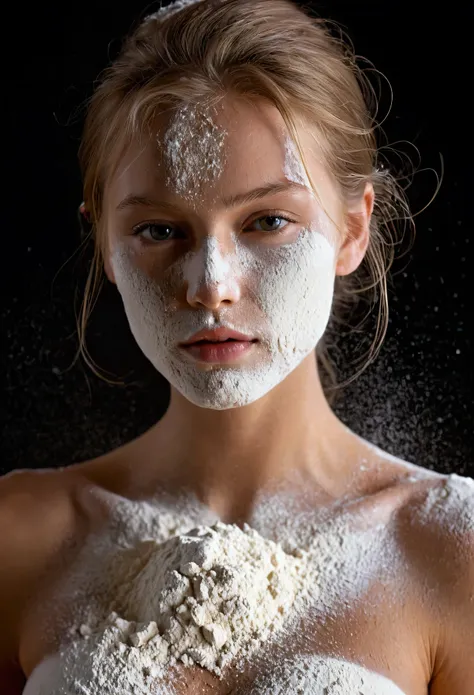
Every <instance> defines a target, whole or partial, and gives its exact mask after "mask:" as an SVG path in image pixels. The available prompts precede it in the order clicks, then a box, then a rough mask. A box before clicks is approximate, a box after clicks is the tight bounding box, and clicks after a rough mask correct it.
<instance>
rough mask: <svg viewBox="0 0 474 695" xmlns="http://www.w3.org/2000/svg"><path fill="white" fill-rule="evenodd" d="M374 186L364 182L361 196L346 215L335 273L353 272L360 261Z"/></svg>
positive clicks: (368, 228) (364, 247)
mask: <svg viewBox="0 0 474 695" xmlns="http://www.w3.org/2000/svg"><path fill="white" fill-rule="evenodd" d="M374 197H375V196H374V187H373V186H372V184H371V183H366V185H365V190H364V194H363V196H362V198H361V199H360V200H359V201H357V203H356V204H354V205H353V206H351V207H350V209H349V210H348V211H347V213H346V215H347V217H346V230H347V231H346V237H345V239H344V242H343V244H342V246H341V248H340V249H339V253H338V257H337V262H336V275H349V274H350V273H353V272H354V270H356V268H358V267H359V265H360V264H361V262H362V259H363V258H364V256H365V252H366V251H367V247H368V245H369V237H370V219H371V217H372V211H373V209H374Z"/></svg>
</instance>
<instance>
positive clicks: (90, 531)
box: [0, 0, 474, 695]
mask: <svg viewBox="0 0 474 695" xmlns="http://www.w3.org/2000/svg"><path fill="white" fill-rule="evenodd" d="M361 79H362V76H361V75H360V74H359V72H358V70H357V68H356V65H355V60H354V57H353V54H352V53H351V52H350V51H349V49H347V47H345V46H344V45H343V44H342V43H341V42H340V41H338V40H336V39H335V38H334V37H333V36H332V35H331V33H330V31H329V30H328V28H327V26H326V25H325V24H324V23H323V22H322V21H320V20H316V19H314V18H311V17H310V15H309V14H307V13H306V12H305V11H304V10H302V9H299V8H298V7H297V6H296V5H295V4H294V3H292V2H291V1H290V0H274V1H273V2H272V3H269V2H268V1H267V0H227V1H226V0H200V1H199V2H176V3H175V4H174V5H172V6H171V7H169V8H166V9H163V10H160V11H159V12H157V13H156V14H154V15H151V16H150V17H147V18H146V20H145V21H143V22H141V23H140V24H139V26H137V28H136V29H135V31H134V32H133V34H132V35H131V36H130V37H129V38H128V39H127V41H126V42H125V45H124V47H123V49H122V52H121V55H120V56H119V58H118V59H117V60H116V61H115V62H114V64H113V65H112V66H111V67H110V68H109V69H108V70H107V71H106V72H105V75H104V76H103V78H102V80H101V83H100V85H99V86H98V88H97V89H96V91H95V94H94V95H93V97H92V99H91V102H90V104H89V107H88V114H87V119H86V124H85V130H84V135H83V142H82V145H81V150H80V158H81V164H82V169H83V177H84V206H83V213H84V215H85V216H86V217H87V219H88V220H89V222H90V223H91V225H92V226H91V234H92V235H93V239H94V243H95V249H96V254H95V258H94V261H95V264H94V267H93V270H92V275H91V278H90V282H89V283H88V285H87V294H86V298H85V302H84V305H83V316H82V329H84V327H85V323H86V320H87V315H88V311H89V308H90V305H91V302H92V299H91V291H92V290H94V289H95V288H96V285H97V280H98V278H99V273H100V272H101V270H102V268H103V269H104V270H105V274H106V276H107V278H108V280H109V281H110V282H112V283H114V284H115V285H116V287H117V290H118V292H119V294H120V296H121V299H122V301H123V305H124V309H125V313H126V316H127V319H128V322H129V325H130V329H131V331H132V333H133V335H134V337H135V339H136V341H137V343H138V345H139V347H140V348H141V349H142V351H143V352H144V354H145V355H146V357H147V358H148V359H149V360H150V362H151V363H152V364H153V365H154V366H155V367H156V369H157V370H159V372H161V373H162V374H163V375H164V376H165V377H166V378H167V379H168V380H169V382H170V385H171V400H170V405H169V408H168V410H167V412H166V414H165V416H164V417H163V418H162V419H161V420H160V421H159V422H158V423H157V424H156V425H155V426H153V427H152V428H151V429H150V430H148V431H147V432H146V433H145V434H143V435H142V436H140V437H139V438H137V439H136V440H134V441H131V442H129V443H127V444H125V445H124V446H121V447H120V448H118V449H116V450H114V451H112V452H110V453H108V454H106V455H104V456H101V457H99V458H97V459H94V460H91V461H86V462H82V463H78V464H75V465H72V466H68V467H66V468H62V469H59V470H45V471H30V470H22V471H19V472H15V473H13V474H9V475H7V476H5V477H4V478H3V479H2V480H1V483H0V525H1V527H2V529H3V533H2V536H1V539H0V558H1V560H0V565H1V574H0V616H1V628H2V629H1V634H0V672H1V673H0V680H1V692H2V693H3V695H18V694H19V693H21V692H24V693H25V694H26V695H40V693H48V695H55V694H59V693H89V694H95V693H99V692H100V693H109V692H114V693H119V692H120V693H135V692H140V693H142V692H150V693H168V692H170V693H171V692H172V693H181V692H183V693H184V692H186V693H202V692H212V693H231V692H232V693H242V694H245V693H250V694H252V693H285V694H287V693H293V692H298V693H306V694H307V695H309V694H310V693H323V692H324V693H327V694H328V695H337V694H340V693H344V694H347V695H349V694H350V695H354V693H356V692H357V693H361V694H363V695H369V693H378V694H380V695H383V694H386V695H396V694H397V693H398V694H399V695H400V693H405V695H426V694H427V693H430V695H447V693H450V694H451V693H453V695H454V694H456V695H468V693H471V692H472V683H473V682H474V662H473V658H472V645H473V644H474V602H473V589H474V490H473V488H474V482H473V481H472V480H471V479H468V478H462V477H459V476H456V475H451V476H442V475H438V474H436V473H433V472H430V471H427V470H424V469H422V468H419V467H417V466H414V465H412V464H409V463H406V462H404V461H402V460H399V459H395V458H393V457H391V456H389V455H388V454H386V453H384V452H383V451H381V450H380V449H378V448H376V447H374V446H372V445H371V444H369V443H368V442H366V441H364V440H362V439H360V438H359V437H358V436H356V435H355V434H354V433H352V432H351V431H349V430H348V429H347V428H346V427H345V426H344V425H343V423H342V422H341V421H340V420H338V419H337V417H336V416H335V415H334V413H333V412H332V410H331V408H330V406H329V404H328V400H327V399H326V396H325V391H324V389H323V385H322V374H323V372H322V368H323V365H324V364H326V363H327V362H326V360H325V356H324V352H323V335H324V333H325V330H326V327H327V324H328V321H329V320H330V318H331V314H332V312H335V311H337V310H338V308H339V307H340V306H341V304H345V303H346V302H347V299H348V298H350V297H351V296H352V294H354V293H356V292H357V291H358V290H360V284H361V281H360V280H359V281H358V280H357V278H358V277H361V275H360V273H361V272H362V273H365V276H364V275H362V277H365V278H366V284H374V283H375V284H376V285H378V287H379V292H380V296H381V313H380V315H379V326H381V328H380V331H379V335H378V338H380V337H381V334H382V333H383V325H384V317H385V318H386V314H385V313H384V312H385V310H386V301H387V295H386V283H385V276H386V265H387V262H386V261H387V259H386V258H385V255H384V254H385V250H384V249H386V248H387V247H388V246H389V244H388V239H389V238H390V237H389V235H390V230H391V224H392V221H393V220H394V219H395V217H396V214H394V212H395V213H396V211H397V209H398V210H399V211H401V212H403V213H404V214H405V212H406V210H405V203H404V199H403V194H402V193H401V192H400V191H399V190H398V188H397V184H396V182H395V179H394V177H393V176H392V175H391V174H390V172H389V171H388V170H387V168H385V167H384V166H381V165H380V163H379V155H378V152H377V148H376V143H375V135H374V129H375V127H374V123H373V121H372V119H371V117H370V114H369V110H368V105H367V104H366V101H365V99H364V96H363V88H362V85H363V82H362V81H361ZM387 235H388V236H387ZM367 274H369V276H371V278H372V283H371V282H367ZM349 282H351V283H352V284H349ZM81 346H82V348H83V350H84V354H85V356H86V358H87V352H86V350H85V347H84V345H83V334H82V335H81ZM315 350H316V353H315ZM316 356H317V357H318V358H319V359H318V360H317V359H316ZM165 521H166V524H165ZM215 521H221V522H223V523H224V524H235V525H236V527H238V528H247V529H248V527H246V526H245V524H248V526H250V527H251V528H253V529H255V530H256V531H257V532H258V533H259V534H260V536H261V537H262V539H268V540H272V541H275V542H277V543H279V544H280V545H281V547H282V548H285V549H287V550H288V549H289V548H290V547H293V549H294V547H295V546H296V547H297V548H300V549H301V550H302V551H303V552H306V551H308V552H309V550H310V549H311V548H313V549H314V548H317V553H315V554H314V555H313V556H311V557H313V558H314V563H316V565H317V571H316V572H315V573H314V575H313V574H311V577H313V578H314V586H312V587H310V588H311V591H310V593H309V594H308V596H309V598H308V600H307V602H306V603H305V606H306V608H307V610H306V612H304V611H303V613H302V614H300V616H299V618H300V619H299V622H298V624H297V625H293V627H291V626H290V623H288V626H287V628H286V629H285V630H283V631H280V632H278V631H276V632H275V635H274V637H273V638H272V639H268V640H267V641H266V642H265V643H264V644H262V645H261V647H260V649H258V650H256V651H255V652H254V653H253V655H251V656H249V658H248V659H247V661H245V660H244V662H243V663H242V661H241V662H240V665H239V668H237V667H236V666H235V664H233V663H232V662H231V663H230V664H229V665H228V666H227V667H226V668H225V669H223V672H222V674H221V675H220V676H218V675H216V674H215V673H214V672H212V670H210V669H208V668H205V667H203V666H202V665H200V662H199V659H198V657H196V656H195V657H194V661H193V659H192V658H191V657H189V658H188V659H187V660H186V659H181V660H179V659H178V662H177V663H175V664H174V665H173V668H171V665H170V668H169V669H168V670H167V669H166V668H164V669H162V670H161V672H160V673H157V674H156V675H155V677H154V678H152V674H151V672H150V670H149V669H148V670H147V673H146V679H145V676H144V675H143V674H142V675H143V678H144V679H145V680H143V682H142V681H141V680H140V679H139V677H138V676H137V675H136V673H135V671H133V669H134V668H135V667H134V666H133V665H132V664H131V662H130V663H129V664H128V665H127V663H128V662H127V661H125V660H124V661H123V664H122V667H121V669H120V674H119V673H118V671H116V672H114V671H110V672H108V674H109V675H108V676H107V677H106V678H102V677H99V675H94V674H97V673H98V671H97V668H99V666H97V664H99V662H100V663H102V662H101V659H102V661H103V663H105V661H104V659H106V658H108V657H106V656H105V654H106V653H105V652H100V655H101V656H100V658H96V659H95V661H94V659H92V656H91V663H92V661H94V664H95V666H94V668H95V669H96V670H94V668H92V667H91V670H89V671H87V673H88V674H89V675H87V674H86V670H84V671H83V672H81V668H82V666H81V664H82V663H85V662H84V653H85V651H87V649H88V646H87V645H88V644H91V643H88V642H87V640H86V636H87V634H88V632H87V630H84V629H82V632H81V634H79V632H78V631H77V629H76V627H75V626H77V625H78V624H81V623H82V625H84V620H85V618H84V616H85V615H86V613H87V610H88V609H90V606H91V605H94V611H96V612H97V614H99V613H100V612H101V611H102V610H103V611H105V604H103V603H101V601H102V599H103V594H100V591H99V584H100V582H101V581H102V580H104V577H105V576H106V575H107V577H109V575H110V576H111V577H112V575H113V572H109V569H110V567H111V565H110V564H109V563H110V558H111V556H113V555H114V553H119V551H120V552H122V551H123V549H124V548H127V549H130V550H131V551H132V552H133V549H134V547H135V546H136V544H137V543H140V542H141V541H143V539H153V538H159V539H160V540H163V538H166V537H172V536H174V535H177V534H178V535H179V534H182V533H185V532H186V531H188V530H190V529H192V528H193V527H195V526H199V525H204V526H208V525H210V524H213V523H214V522H215ZM164 524H165V525H166V531H163V528H164V526H163V525H164ZM260 536H259V537H260ZM316 565H315V566H316ZM308 572H309V570H308ZM117 576H118V575H117ZM117 576H115V575H114V577H113V579H114V581H115V582H116V587H117V586H119V587H120V588H121V589H123V588H124V587H125V589H126V591H129V584H127V583H126V582H125V578H124V579H123V581H122V579H121V578H119V579H117ZM308 576H309V575H308ZM127 581H128V580H127ZM130 587H131V588H130V591H133V582H132V583H131V584H130ZM102 588H103V587H102V585H101V589H102ZM150 591H151V589H150ZM99 594H100V596H101V597H100V598H97V596H98V595H99ZM311 597H312V599H313V600H310V599H311ZM145 598H146V597H145ZM78 616H79V619H78ZM122 617H123V619H127V620H128V619H129V617H128V616H126V615H124V616H122ZM81 639H82V640H83V643H82V646H81V651H80V652H74V651H71V650H72V646H71V645H73V644H75V643H77V642H78V641H79V640H81ZM123 649H125V647H123ZM91 650H92V651H93V648H92V647H91ZM79 653H80V654H81V656H77V657H74V656H73V657H71V654H72V655H74V654H76V655H78V654H79ZM97 654H99V652H97ZM100 668H102V666H101V667H100ZM127 670H128V671H129V672H130V674H132V672H133V673H135V675H133V674H132V675H133V677H132V675H130V676H127ZM104 673H105V671H104ZM124 674H125V675H124ZM150 674H151V675H150ZM141 677H142V676H140V678H141ZM120 678H122V680H120ZM124 678H126V683H128V684H129V685H128V686H125V685H123V683H125V681H124V680H123V679H124ZM114 679H115V680H114ZM134 679H135V680H134ZM145 682H146V683H147V686H146V688H145V686H144V685H143V683H145ZM25 684H26V686H25ZM114 684H115V685H114ZM118 684H120V687H119V685H118ZM23 688H24V689H23Z"/></svg>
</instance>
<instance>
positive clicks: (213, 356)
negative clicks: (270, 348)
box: [181, 338, 258, 364]
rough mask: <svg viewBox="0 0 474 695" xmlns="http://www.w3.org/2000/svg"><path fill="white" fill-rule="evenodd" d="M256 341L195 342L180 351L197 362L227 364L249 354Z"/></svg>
mask: <svg viewBox="0 0 474 695" xmlns="http://www.w3.org/2000/svg"><path fill="white" fill-rule="evenodd" d="M256 343H258V340H257V339H253V340H237V339H235V338H227V339H226V340H204V339H201V340H196V341H195V342H193V343H189V344H187V345H182V346H181V347H182V349H183V350H184V351H185V352H186V353H187V354H188V355H190V356H191V358H192V359H194V360H196V361H198V362H207V363H221V364H229V363H231V362H235V361H236V360H239V359H240V358H242V357H244V356H245V355H247V354H248V353H250V352H251V351H252V350H253V348H254V346H255V344H256Z"/></svg>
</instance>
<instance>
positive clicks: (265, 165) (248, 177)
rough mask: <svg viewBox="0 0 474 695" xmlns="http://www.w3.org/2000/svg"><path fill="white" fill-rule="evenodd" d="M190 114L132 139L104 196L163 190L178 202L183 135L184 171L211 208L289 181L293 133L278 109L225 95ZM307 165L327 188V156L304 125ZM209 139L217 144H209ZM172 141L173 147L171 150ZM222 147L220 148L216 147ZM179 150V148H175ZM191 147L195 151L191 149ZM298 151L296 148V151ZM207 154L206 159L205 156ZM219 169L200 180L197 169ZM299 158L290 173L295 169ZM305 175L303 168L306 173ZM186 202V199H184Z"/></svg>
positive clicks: (160, 121)
mask: <svg viewBox="0 0 474 695" xmlns="http://www.w3.org/2000/svg"><path fill="white" fill-rule="evenodd" d="M187 113H188V116H186V115H185V114H184V115H183V113H181V115H179V112H178V118H177V117H176V115H174V114H173V115H171V116H166V115H165V114H161V115H160V116H158V117H157V118H156V119H155V121H154V123H153V126H152V128H151V130H150V135H149V136H148V135H147V136H146V137H145V136H142V137H141V138H136V139H134V140H132V142H131V143H130V145H129V146H128V148H127V149H126V151H125V152H124V154H123V156H122V158H121V159H120V161H119V164H118V167H117V168H116V171H115V173H114V175H113V176H112V177H111V179H110V180H109V181H108V182H107V186H106V190H105V195H106V198H108V199H109V201H110V202H112V201H113V202H116V201H117V199H119V200H121V199H122V198H123V197H125V196H126V195H128V194H130V193H131V192H133V193H137V194H140V193H143V192H145V191H146V192H151V191H158V192H159V193H160V194H161V196H162V197H166V198H167V199H171V198H174V199H179V198H180V197H181V196H180V191H179V186H176V185H173V183H170V176H169V175H170V171H171V170H172V169H173V168H176V167H175V164H176V162H174V155H173V152H174V153H176V152H177V151H179V149H180V139H181V137H184V136H183V133H185V134H186V139H187V140H190V142H187V143H186V148H183V152H184V155H182V154H181V156H184V160H183V161H181V162H180V164H179V167H180V168H181V170H182V171H183V172H187V174H188V175H191V176H192V173H193V170H196V172H195V173H196V176H197V178H199V179H200V183H201V185H200V196H199V198H200V201H201V202H202V203H203V204H211V201H214V200H215V199H218V197H219V194H222V195H223V197H224V196H225V194H226V193H232V192H236V190H237V189H238V191H239V192H241V191H245V190H250V189H252V188H254V187H257V186H261V185H262V184H265V183H266V182H269V181H276V180H281V181H284V180H285V173H286V174H287V172H288V164H289V159H288V145H289V143H290V141H289V133H288V130H287V128H286V125H285V122H284V120H283V118H282V116H281V114H280V113H279V111H278V109H277V108H276V107H274V106H273V105H272V104H269V103H268V102H266V101H263V100H259V101H255V102H253V103H249V102H248V101H246V100H244V99H242V98H236V97H226V98H224V99H222V100H221V102H219V103H218V104H217V106H215V107H212V109H210V110H205V111H202V112H197V113H196V110H194V111H193V110H190V111H189V112H187ZM298 135H299V137H300V141H301V145H302V148H303V152H304V153H305V159H306V163H307V166H308V167H309V171H310V174H311V177H312V179H313V181H314V183H315V184H316V185H317V187H318V189H319V187H320V186H323V187H324V186H325V184H327V180H326V179H327V176H326V175H325V171H324V166H323V163H322V158H321V156H320V153H319V152H318V148H317V145H316V141H315V139H314V136H313V135H312V134H311V133H310V130H309V128H304V127H303V124H302V125H301V126H300V127H299V128H298ZM206 138H208V139H209V141H211V140H212V142H213V146H211V147H209V146H207V147H206V146H205V145H204V143H205V142H206ZM170 143H171V146H170ZM216 143H219V146H217V145H216ZM173 146H174V149H173ZM187 148H190V149H187ZM295 152H297V150H295ZM201 156H202V157H201ZM200 157H201V158H202V159H203V160H206V158H207V159H208V160H209V166H211V167H212V166H213V165H216V161H215V160H216V159H219V160H221V161H220V162H218V163H217V165H216V166H217V168H218V173H217V175H216V176H214V177H209V180H206V177H202V176H199V172H198V169H199V167H200V166H203V164H205V165H206V166H207V164H208V162H207V161H204V162H200V161H198V160H199V159H200ZM294 168H295V163H294V160H293V162H292V165H291V169H292V170H293V171H294ZM302 171H303V173H304V170H302ZM180 202H182V201H180Z"/></svg>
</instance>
